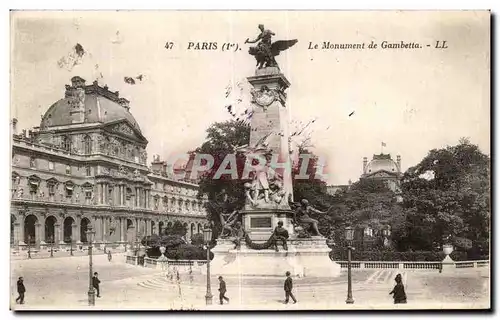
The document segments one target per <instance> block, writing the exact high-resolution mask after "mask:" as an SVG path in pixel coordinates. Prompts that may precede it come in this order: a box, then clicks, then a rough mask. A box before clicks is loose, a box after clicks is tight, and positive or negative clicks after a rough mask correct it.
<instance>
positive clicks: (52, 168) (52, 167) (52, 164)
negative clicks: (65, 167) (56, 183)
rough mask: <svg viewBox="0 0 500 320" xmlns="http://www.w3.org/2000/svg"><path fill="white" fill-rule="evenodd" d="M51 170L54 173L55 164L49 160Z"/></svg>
mask: <svg viewBox="0 0 500 320" xmlns="http://www.w3.org/2000/svg"><path fill="white" fill-rule="evenodd" d="M49 170H50V171H54V162H53V161H50V160H49Z"/></svg>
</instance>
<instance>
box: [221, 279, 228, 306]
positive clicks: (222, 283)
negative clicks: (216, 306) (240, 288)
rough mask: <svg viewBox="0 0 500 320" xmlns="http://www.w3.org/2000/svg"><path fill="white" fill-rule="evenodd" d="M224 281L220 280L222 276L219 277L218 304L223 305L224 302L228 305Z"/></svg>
mask: <svg viewBox="0 0 500 320" xmlns="http://www.w3.org/2000/svg"><path fill="white" fill-rule="evenodd" d="M226 291H227V289H226V281H224V279H223V278H222V276H219V300H220V304H223V303H224V302H223V300H226V301H227V303H229V298H228V297H226Z"/></svg>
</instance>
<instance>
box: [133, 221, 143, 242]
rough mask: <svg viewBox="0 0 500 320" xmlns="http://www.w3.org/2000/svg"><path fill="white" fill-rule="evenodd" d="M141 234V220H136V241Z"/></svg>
mask: <svg viewBox="0 0 500 320" xmlns="http://www.w3.org/2000/svg"><path fill="white" fill-rule="evenodd" d="M140 232H141V219H139V218H135V232H134V241H136V240H137V237H138V236H139V233H140Z"/></svg>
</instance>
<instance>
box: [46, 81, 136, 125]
mask: <svg viewBox="0 0 500 320" xmlns="http://www.w3.org/2000/svg"><path fill="white" fill-rule="evenodd" d="M77 80H78V81H82V82H81V83H83V85H82V84H81V83H80V85H79V86H77V83H75V81H77ZM71 81H72V82H73V86H68V85H67V86H66V97H65V98H63V99H61V100H59V101H57V102H56V103H54V104H53V105H52V106H50V108H49V109H48V110H47V112H46V113H45V115H44V116H43V117H42V121H41V124H40V127H41V128H46V127H54V126H65V125H70V124H72V123H73V122H72V115H71V113H70V112H71V109H72V104H73V106H74V99H75V97H74V96H72V93H71V92H72V90H76V89H77V88H80V89H83V91H84V92H85V94H84V98H83V110H82V111H83V112H84V118H83V119H84V120H83V123H108V122H113V121H117V120H127V121H128V122H129V123H130V124H131V125H132V126H133V127H134V128H135V129H136V130H138V131H139V132H140V131H141V129H140V127H139V124H138V123H137V121H136V120H135V118H134V116H133V115H132V114H131V113H130V111H129V106H128V103H129V101H128V100H126V99H124V98H119V97H118V92H110V91H108V88H107V86H104V87H100V86H98V85H97V82H94V84H92V85H90V86H85V80H83V79H81V78H79V77H74V78H73V79H71Z"/></svg>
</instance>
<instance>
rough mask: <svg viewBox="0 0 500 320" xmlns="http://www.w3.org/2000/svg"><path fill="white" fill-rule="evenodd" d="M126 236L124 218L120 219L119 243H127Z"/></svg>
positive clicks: (125, 221)
mask: <svg viewBox="0 0 500 320" xmlns="http://www.w3.org/2000/svg"><path fill="white" fill-rule="evenodd" d="M126 234H127V220H126V219H125V218H123V217H122V218H120V241H121V242H125V241H127V238H126V236H125V235H126Z"/></svg>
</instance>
